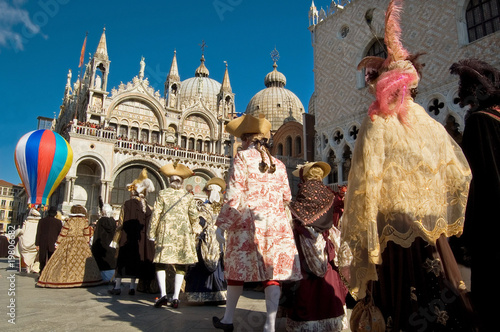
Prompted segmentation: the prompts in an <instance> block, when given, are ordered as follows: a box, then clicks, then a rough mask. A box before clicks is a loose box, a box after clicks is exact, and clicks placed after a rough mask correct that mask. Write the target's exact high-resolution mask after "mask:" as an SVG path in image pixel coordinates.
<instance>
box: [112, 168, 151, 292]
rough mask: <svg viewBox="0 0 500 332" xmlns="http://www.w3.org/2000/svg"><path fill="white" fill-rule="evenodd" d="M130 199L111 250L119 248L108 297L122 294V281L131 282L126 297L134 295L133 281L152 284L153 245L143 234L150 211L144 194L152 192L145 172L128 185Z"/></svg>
mask: <svg viewBox="0 0 500 332" xmlns="http://www.w3.org/2000/svg"><path fill="white" fill-rule="evenodd" d="M127 187H128V190H129V191H130V199H129V200H127V201H125V203H123V205H122V209H121V212H120V218H119V220H118V227H117V228H116V233H115V237H114V238H113V242H112V245H111V246H113V247H115V246H118V257H117V260H116V273H115V287H114V288H113V289H111V290H108V293H109V294H111V295H119V294H120V293H121V288H120V287H121V280H122V278H131V282H130V288H129V295H134V294H135V288H136V287H135V286H136V279H143V280H153V279H154V278H155V275H154V266H153V257H154V242H152V241H149V240H148V238H147V236H146V231H147V229H148V226H149V222H150V220H151V215H152V211H151V208H150V207H149V205H148V203H147V201H146V197H145V196H146V194H147V193H149V192H152V191H154V185H153V182H152V181H151V180H150V179H148V178H147V172H146V169H144V170H143V171H142V172H141V175H140V176H139V177H138V178H137V179H136V180H134V182H132V183H131V184H129V185H127Z"/></svg>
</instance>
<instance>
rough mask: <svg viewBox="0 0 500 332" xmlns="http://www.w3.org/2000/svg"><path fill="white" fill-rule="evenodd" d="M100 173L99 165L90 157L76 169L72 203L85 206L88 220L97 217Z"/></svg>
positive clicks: (93, 219) (93, 220) (91, 220)
mask: <svg viewBox="0 0 500 332" xmlns="http://www.w3.org/2000/svg"><path fill="white" fill-rule="evenodd" d="M101 174H102V169H101V166H100V165H99V164H98V163H97V162H96V161H94V160H92V159H85V160H83V161H82V162H80V163H79V164H78V167H77V169H76V179H75V186H74V190H73V204H80V205H83V206H85V208H86V209H87V213H88V215H89V221H90V222H95V221H96V220H97V218H98V217H99V196H100V193H101Z"/></svg>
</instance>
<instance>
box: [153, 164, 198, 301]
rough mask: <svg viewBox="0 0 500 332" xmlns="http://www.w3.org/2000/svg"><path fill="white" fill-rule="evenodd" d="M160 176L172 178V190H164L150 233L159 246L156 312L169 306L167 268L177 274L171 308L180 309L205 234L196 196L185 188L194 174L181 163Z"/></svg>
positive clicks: (157, 199)
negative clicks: (188, 274)
mask: <svg viewBox="0 0 500 332" xmlns="http://www.w3.org/2000/svg"><path fill="white" fill-rule="evenodd" d="M160 172H161V173H163V174H164V175H165V176H167V177H168V179H169V182H170V187H169V188H167V189H164V190H160V192H159V193H158V197H157V198H156V202H155V205H154V209H153V217H152V219H151V224H150V226H149V229H148V238H149V239H151V240H152V241H154V243H155V255H154V259H153V262H154V263H155V269H156V276H157V279H158V286H159V288H160V298H158V299H157V300H156V302H155V304H154V306H155V307H156V308H160V307H161V306H163V305H166V304H168V298H167V289H166V269H167V265H172V266H173V268H174V270H175V277H174V294H173V296H172V301H171V305H172V307H173V308H178V307H179V295H180V292H181V287H182V283H183V282H184V276H185V274H186V272H187V268H188V266H189V265H191V264H195V263H196V262H197V261H198V257H197V256H196V238H197V236H198V235H199V234H200V232H201V227H200V224H199V219H198V218H199V217H198V209H197V208H196V202H195V199H194V196H193V195H192V194H191V193H190V192H189V191H187V190H185V189H184V188H183V186H182V184H183V182H184V179H186V178H188V177H190V176H192V175H193V174H194V173H193V171H192V170H190V169H189V168H188V167H187V166H185V165H183V164H180V163H178V162H174V163H170V164H167V165H164V166H162V167H161V168H160Z"/></svg>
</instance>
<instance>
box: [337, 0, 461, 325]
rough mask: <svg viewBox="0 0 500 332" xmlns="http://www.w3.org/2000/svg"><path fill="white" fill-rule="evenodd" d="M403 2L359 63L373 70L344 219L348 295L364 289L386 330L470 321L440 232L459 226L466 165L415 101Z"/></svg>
mask: <svg viewBox="0 0 500 332" xmlns="http://www.w3.org/2000/svg"><path fill="white" fill-rule="evenodd" d="M402 6H403V1H402V0H391V1H390V3H389V7H388V9H387V12H386V22H385V44H386V46H387V53H388V56H387V58H386V59H382V58H378V57H367V58H365V59H363V60H362V61H361V63H360V64H359V66H358V69H362V68H367V71H369V70H370V71H371V72H372V73H371V75H368V76H369V84H370V86H371V89H372V91H373V92H374V94H375V97H376V100H375V101H374V102H373V103H372V105H371V106H370V107H369V110H368V116H367V117H366V118H365V119H364V121H363V123H362V125H361V128H360V131H359V135H358V138H357V140H356V145H355V147H354V152H353V158H352V168H351V170H350V172H349V177H348V186H349V190H348V191H347V196H346V201H345V211H344V215H343V220H342V223H341V234H342V235H341V236H342V241H344V242H345V243H347V245H348V246H349V247H350V249H351V251H352V261H351V262H350V265H348V266H347V269H345V270H343V269H341V272H343V273H344V274H345V277H346V278H347V280H348V281H349V286H350V292H351V294H352V296H353V297H354V298H355V299H357V300H359V299H363V298H365V297H366V296H367V295H368V296H370V293H371V296H372V299H373V300H374V303H375V305H376V306H378V307H379V308H380V310H381V312H382V314H383V316H384V318H385V320H386V323H387V327H388V328H390V329H392V331H400V330H402V331H418V330H426V331H449V330H452V329H453V328H454V329H455V330H460V331H467V330H468V328H467V326H468V323H467V320H468V317H467V315H465V313H466V310H465V307H467V308H468V309H469V312H470V310H471V308H470V303H469V302H468V300H467V293H466V288H465V284H464V282H463V281H462V278H461V275H460V271H459V270H458V266H457V263H456V261H455V258H454V256H453V253H452V252H451V249H450V246H449V244H448V242H447V237H450V236H454V235H458V236H459V235H461V233H462V230H463V226H464V213H465V205H466V202H467V194H468V191H469V183H470V180H471V171H470V168H469V165H468V163H467V160H466V159H465V156H464V154H463V153H462V150H461V149H460V147H459V146H458V145H457V143H455V142H454V141H453V139H452V138H451V137H450V136H449V135H448V133H447V132H446V130H445V129H444V127H443V126H442V125H441V124H440V123H438V122H437V121H435V120H434V119H432V118H431V117H430V116H429V115H428V114H427V113H426V112H425V110H424V109H423V108H422V107H421V106H420V105H418V104H416V103H415V102H414V101H413V97H412V92H413V91H414V90H415V89H416V88H417V85H418V82H419V79H420V75H419V72H418V70H419V69H420V68H421V66H419V65H418V62H417V61H416V58H417V57H418V56H412V55H411V54H409V53H408V52H407V51H406V49H404V47H403V45H402V43H401V41H400V35H401V29H400V25H399V19H400V12H401V10H402ZM410 60H412V61H410ZM341 254H343V255H345V253H342V252H341ZM341 264H342V265H345V264H346V260H344V259H341ZM356 328H357V327H356V326H351V329H353V331H356Z"/></svg>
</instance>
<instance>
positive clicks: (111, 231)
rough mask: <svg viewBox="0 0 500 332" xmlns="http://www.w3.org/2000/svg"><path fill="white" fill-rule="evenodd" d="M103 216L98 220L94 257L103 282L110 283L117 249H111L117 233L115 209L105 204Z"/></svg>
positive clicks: (95, 231) (93, 241) (93, 249)
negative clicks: (114, 216) (114, 217)
mask: <svg viewBox="0 0 500 332" xmlns="http://www.w3.org/2000/svg"><path fill="white" fill-rule="evenodd" d="M101 211H102V216H101V218H99V220H97V222H96V225H95V229H94V236H93V240H92V255H94V258H95V260H96V262H97V266H99V270H100V271H101V277H102V280H103V281H108V282H109V281H110V280H111V279H112V278H113V275H114V274H115V268H116V249H115V248H112V247H110V244H111V242H112V241H113V237H114V235H115V232H116V221H115V219H113V208H112V207H111V205H109V204H103V206H102V209H101Z"/></svg>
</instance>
